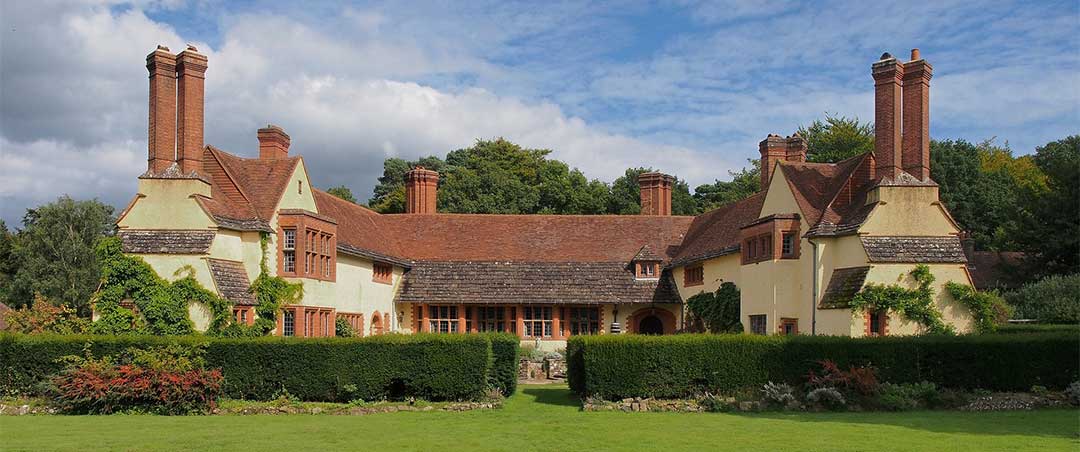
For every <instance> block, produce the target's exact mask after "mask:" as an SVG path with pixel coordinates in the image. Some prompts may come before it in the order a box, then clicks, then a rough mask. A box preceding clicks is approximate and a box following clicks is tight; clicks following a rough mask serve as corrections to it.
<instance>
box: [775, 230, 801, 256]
mask: <svg viewBox="0 0 1080 452" xmlns="http://www.w3.org/2000/svg"><path fill="white" fill-rule="evenodd" d="M789 239H790V243H788V240H789ZM787 245H790V248H789V249H787V250H785V249H784V247H785V246H787ZM780 258H781V259H798V258H799V232H798V231H782V232H780Z"/></svg>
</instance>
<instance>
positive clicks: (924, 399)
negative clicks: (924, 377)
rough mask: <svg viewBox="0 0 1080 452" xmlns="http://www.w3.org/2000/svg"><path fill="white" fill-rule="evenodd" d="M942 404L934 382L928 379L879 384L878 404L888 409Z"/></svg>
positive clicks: (901, 409) (894, 409)
mask: <svg viewBox="0 0 1080 452" xmlns="http://www.w3.org/2000/svg"><path fill="white" fill-rule="evenodd" d="M941 404H942V396H941V392H939V391H938V387H937V385H936V384H933V383H930V382H928V381H923V382H920V383H902V384H892V383H885V384H883V385H881V393H880V394H879V396H878V405H879V406H880V407H881V408H883V409H886V410H889V411H907V410H914V409H917V408H937V407H938V406H940V405H941Z"/></svg>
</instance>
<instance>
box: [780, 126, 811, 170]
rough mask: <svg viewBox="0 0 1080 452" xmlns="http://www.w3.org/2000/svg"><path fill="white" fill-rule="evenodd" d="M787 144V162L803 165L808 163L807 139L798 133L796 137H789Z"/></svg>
mask: <svg viewBox="0 0 1080 452" xmlns="http://www.w3.org/2000/svg"><path fill="white" fill-rule="evenodd" d="M784 141H785V144H786V146H787V151H786V153H785V156H786V158H785V159H786V160H787V161H789V162H796V163H802V162H805V161H806V149H807V146H806V139H805V138H803V137H802V136H801V135H799V133H798V132H796V133H795V134H794V135H792V136H790V137H787V139H786V140H784Z"/></svg>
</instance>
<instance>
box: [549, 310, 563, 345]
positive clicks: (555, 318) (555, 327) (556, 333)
mask: <svg viewBox="0 0 1080 452" xmlns="http://www.w3.org/2000/svg"><path fill="white" fill-rule="evenodd" d="M561 323H562V307H561V306H552V307H551V338H552V339H562V338H563V334H562V325H561Z"/></svg>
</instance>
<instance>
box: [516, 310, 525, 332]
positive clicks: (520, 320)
mask: <svg viewBox="0 0 1080 452" xmlns="http://www.w3.org/2000/svg"><path fill="white" fill-rule="evenodd" d="M514 311H515V312H517V319H516V320H517V334H518V337H519V338H524V337H525V306H524V305H518V307H517V309H515V310H514Z"/></svg>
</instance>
